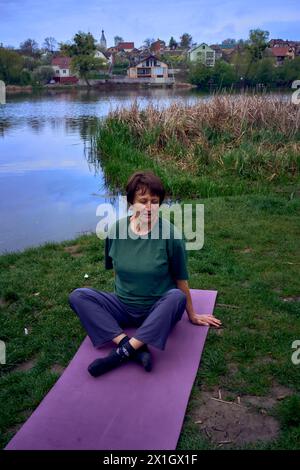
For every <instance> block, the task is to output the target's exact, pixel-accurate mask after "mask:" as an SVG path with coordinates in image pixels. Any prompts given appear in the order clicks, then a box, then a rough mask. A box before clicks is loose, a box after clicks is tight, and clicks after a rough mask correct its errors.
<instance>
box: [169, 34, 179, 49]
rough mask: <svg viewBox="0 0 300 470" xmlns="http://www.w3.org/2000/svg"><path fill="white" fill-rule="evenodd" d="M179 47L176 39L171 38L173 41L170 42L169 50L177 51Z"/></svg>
mask: <svg viewBox="0 0 300 470" xmlns="http://www.w3.org/2000/svg"><path fill="white" fill-rule="evenodd" d="M177 46H178V43H177V41H175V39H174V38H173V36H171V39H170V41H169V48H170V49H176V47H177Z"/></svg>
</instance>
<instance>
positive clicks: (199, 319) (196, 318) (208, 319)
mask: <svg viewBox="0 0 300 470" xmlns="http://www.w3.org/2000/svg"><path fill="white" fill-rule="evenodd" d="M190 322H191V323H193V324H194V325H202V326H214V327H215V328H220V326H221V325H222V322H221V321H220V320H218V319H217V318H215V317H213V316H212V315H199V314H198V313H194V314H193V315H191V316H190Z"/></svg>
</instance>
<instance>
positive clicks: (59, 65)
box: [51, 56, 78, 84]
mask: <svg viewBox="0 0 300 470" xmlns="http://www.w3.org/2000/svg"><path fill="white" fill-rule="evenodd" d="M51 66H52V68H53V70H54V77H53V79H54V80H55V81H56V82H58V83H65V84H67V83H77V82H78V78H77V77H76V76H75V75H73V74H72V72H71V57H63V56H58V57H54V58H53V59H52V61H51Z"/></svg>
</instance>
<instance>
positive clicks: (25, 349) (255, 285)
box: [0, 188, 300, 449]
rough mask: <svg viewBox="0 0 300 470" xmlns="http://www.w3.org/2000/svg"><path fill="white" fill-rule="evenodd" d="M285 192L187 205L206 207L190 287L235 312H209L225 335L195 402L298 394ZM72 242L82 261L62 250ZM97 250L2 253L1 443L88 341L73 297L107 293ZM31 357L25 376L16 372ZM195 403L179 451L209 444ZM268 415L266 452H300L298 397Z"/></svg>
mask: <svg viewBox="0 0 300 470" xmlns="http://www.w3.org/2000/svg"><path fill="white" fill-rule="evenodd" d="M290 194H291V189H290V188H288V189H287V191H286V193H285V192H282V193H281V194H280V195H278V194H269V195H259V194H254V195H253V194H251V195H242V196H231V197H228V196H227V197H215V198H210V199H207V200H202V199H198V200H196V201H193V202H201V203H204V205H205V243H204V247H203V249H202V250H200V251H195V252H193V251H189V252H188V263H189V272H190V287H191V288H198V289H216V290H218V299H217V302H218V303H222V304H227V305H234V306H236V307H237V308H227V307H222V308H221V307H216V309H215V315H216V316H217V317H219V318H220V319H221V320H222V322H223V324H224V330H222V331H223V333H222V334H221V335H219V334H218V333H217V331H214V330H211V331H210V333H209V335H208V339H207V342H206V347H205V350H204V353H203V356H202V362H201V367H200V368H199V371H198V374H197V377H196V380H195V383H194V387H193V390H192V397H191V398H192V400H191V403H192V402H194V401H195V400H196V401H197V399H198V398H200V397H201V389H202V388H203V387H205V388H209V387H212V386H216V385H217V386H219V387H220V388H222V390H228V391H231V392H233V393H236V394H238V395H239V396H241V397H242V396H243V395H244V394H250V395H251V394H253V395H268V393H269V390H270V388H271V386H272V384H274V383H276V384H282V385H285V386H286V387H289V388H290V389H291V391H292V392H293V394H294V395H297V394H298V393H299V392H300V366H296V365H293V364H292V362H291V355H292V352H293V350H292V348H291V346H292V342H293V341H294V340H295V339H300V303H299V302H284V301H283V298H285V297H290V296H293V295H299V292H300V286H299V266H300V253H299V235H300V224H299V213H300V198H299V196H298V197H297V195H296V192H295V189H294V191H293V194H294V196H293V197H292V198H291V196H290ZM185 202H191V200H188V199H187V200H185ZM74 244H76V245H78V250H79V251H80V252H81V255H82V256H80V257H78V256H76V257H74V256H72V255H71V254H70V253H68V252H66V251H65V250H64V248H65V247H66V246H68V245H74ZM103 250H104V244H103V241H102V240H100V239H98V238H97V237H96V235H84V236H81V237H79V238H77V239H76V240H70V241H66V242H64V243H59V244H54V243H49V244H46V245H43V246H41V247H37V248H32V249H27V250H25V251H24V252H22V253H11V254H6V255H3V256H1V257H0V273H1V274H0V286H1V287H0V298H1V299H2V303H0V331H1V339H2V340H4V341H5V342H6V346H7V364H6V365H5V366H3V365H2V366H0V367H1V369H0V371H1V377H0V402H1V403H4V404H5V406H3V407H1V413H0V433H1V437H0V445H1V447H4V446H5V444H6V443H7V442H8V440H9V439H10V438H11V437H12V436H13V434H14V433H15V429H16V428H15V427H16V426H17V425H18V424H20V423H22V422H24V421H25V420H26V418H27V417H28V415H29V414H30V413H31V412H32V411H33V410H34V409H35V408H36V406H37V405H38V404H39V402H40V401H41V400H42V398H43V397H44V396H45V394H46V393H47V391H48V390H49V389H50V388H51V386H52V385H53V384H54V383H55V381H56V380H57V378H58V374H57V373H55V372H52V371H51V368H52V367H53V365H54V364H59V365H61V366H67V364H68V363H69V361H70V360H71V358H72V357H73V355H74V353H75V352H76V350H77V348H78V347H79V345H80V343H81V342H82V340H83V338H84V337H85V332H84V330H83V329H82V327H81V326H80V323H79V320H78V318H77V317H76V315H75V314H74V312H73V311H72V310H71V309H70V307H69V304H68V294H69V292H71V291H72V290H73V289H74V288H76V287H81V286H91V287H94V288H98V289H102V290H108V291H111V290H113V275H112V272H110V271H105V270H104V267H103V261H104V257H103ZM85 273H88V274H89V278H88V279H84V275H85ZM36 293H39V295H34V294H36ZM24 328H28V329H29V334H28V335H25V334H24ZM195 328H198V327H197V326H195ZM266 358H268V359H270V361H269V360H267V361H266ZM31 359H34V361H35V362H34V365H33V367H32V368H31V369H30V370H27V371H17V370H16V367H17V366H18V365H19V364H21V363H24V362H26V361H29V360H31ZM229 364H231V365H232V364H234V366H235V368H236V370H237V372H236V373H235V374H232V373H231V372H230V368H229ZM191 403H190V404H189V407H188V410H187V414H186V419H185V422H184V426H183V429H182V433H181V438H180V441H179V444H178V448H181V449H205V448H214V446H213V445H212V444H211V443H209V442H208V440H207V438H206V436H203V435H200V434H199V433H198V431H197V429H196V425H195V424H194V423H193V422H192V420H191V417H190V406H191ZM274 414H275V415H276V416H278V417H279V418H278V419H279V420H280V422H281V433H280V436H279V438H278V440H277V441H276V442H272V443H269V444H265V446H264V448H289V449H295V448H300V425H299V400H298V399H288V400H284V402H282V403H281V404H280V406H279V408H278V409H274ZM258 447H259V448H261V445H260V446H258Z"/></svg>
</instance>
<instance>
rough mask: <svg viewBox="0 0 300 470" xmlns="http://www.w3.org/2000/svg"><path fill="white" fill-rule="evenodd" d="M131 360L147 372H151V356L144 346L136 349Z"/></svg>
mask: <svg viewBox="0 0 300 470" xmlns="http://www.w3.org/2000/svg"><path fill="white" fill-rule="evenodd" d="M132 360H134V361H135V362H137V363H138V364H142V366H143V367H144V369H145V370H146V371H147V372H151V370H152V355H151V352H150V351H149V349H148V347H147V345H146V344H144V345H143V346H142V347H140V348H139V349H137V351H136V353H135V355H134V356H133V357H132Z"/></svg>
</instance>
